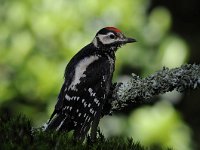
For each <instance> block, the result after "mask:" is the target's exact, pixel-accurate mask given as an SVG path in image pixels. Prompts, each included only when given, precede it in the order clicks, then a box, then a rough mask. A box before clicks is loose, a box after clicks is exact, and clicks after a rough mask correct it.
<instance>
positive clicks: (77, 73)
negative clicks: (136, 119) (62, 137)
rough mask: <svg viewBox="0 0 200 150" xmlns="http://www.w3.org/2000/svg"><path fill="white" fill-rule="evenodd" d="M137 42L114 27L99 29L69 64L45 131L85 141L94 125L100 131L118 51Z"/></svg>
mask: <svg viewBox="0 0 200 150" xmlns="http://www.w3.org/2000/svg"><path fill="white" fill-rule="evenodd" d="M135 41H136V40H135V39H133V38H127V37H125V36H124V35H123V34H122V32H121V31H120V30H119V29H117V28H115V27H105V28H103V29H101V30H99V31H98V32H97V34H96V36H95V37H94V39H93V41H92V42H91V43H90V44H88V45H87V46H85V47H84V48H82V49H81V50H80V51H79V52H78V53H77V54H76V55H75V56H74V57H73V58H72V59H71V60H70V62H69V63H68V65H67V67H66V69H65V75H64V76H65V81H64V84H63V86H62V88H61V91H60V94H59V96H58V101H57V104H56V105H55V109H54V112H53V114H52V115H51V117H50V119H49V121H48V123H47V126H46V129H45V130H52V129H55V130H57V131H66V132H69V131H71V130H74V138H75V140H80V141H83V140H84V139H85V136H86V134H87V133H88V131H89V129H90V127H91V126H94V127H96V128H97V126H98V123H99V120H100V118H101V114H102V113H103V112H102V111H103V107H104V105H105V103H106V100H107V97H108V94H109V91H110V88H111V85H112V76H113V72H114V70H115V52H116V50H117V49H118V48H119V47H121V46H122V45H124V44H126V43H132V42H135Z"/></svg>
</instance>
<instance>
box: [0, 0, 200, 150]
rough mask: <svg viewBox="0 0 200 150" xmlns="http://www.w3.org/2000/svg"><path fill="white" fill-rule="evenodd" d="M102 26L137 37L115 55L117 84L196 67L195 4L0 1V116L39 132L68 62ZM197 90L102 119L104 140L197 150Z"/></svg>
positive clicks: (198, 28) (198, 19) (199, 36)
mask: <svg viewBox="0 0 200 150" xmlns="http://www.w3.org/2000/svg"><path fill="white" fill-rule="evenodd" d="M105 26H116V27H118V28H119V29H121V30H122V31H123V32H124V33H125V35H127V36H130V37H134V38H136V39H137V41H138V42H137V43H134V44H129V45H127V46H125V47H123V48H121V49H120V50H119V51H118V52H117V61H116V71H115V75H114V79H113V81H114V82H117V81H122V82H125V81H126V80H128V79H129V78H130V75H131V73H135V74H137V75H140V76H142V77H145V76H148V75H150V74H152V73H154V72H155V71H156V70H159V69H161V68H162V67H163V66H166V67H169V68H173V67H179V66H180V65H181V64H185V63H199V62H200V58H199V56H200V50H199V43H200V1H198V0H190V1H187V0H182V1H178V0H176V1H174V0H168V1H165V0H124V1H119V0H110V1H108V0H101V1H97V0H84V1H83V0H56V1H54V0H20V1H18V0H9V1H8V0H0V113H1V115H2V114H4V113H7V114H9V115H10V116H14V115H16V114H19V113H23V114H25V115H26V116H27V117H29V118H30V119H31V120H32V122H33V125H34V126H35V127H39V126H41V125H42V124H43V123H44V122H45V121H47V119H48V118H49V116H50V114H51V113H52V111H53V108H54V105H55V103H56V100H57V95H58V93H59V90H60V88H61V85H62V83H63V74H64V69H65V66H66V64H67V62H68V61H69V60H70V58H71V57H72V56H73V55H74V54H75V53H77V52H78V50H79V49H81V48H82V47H83V46H85V45H86V44H88V43H89V42H91V41H92V39H93V37H94V35H95V34H96V32H97V31H98V30H99V29H101V28H102V27H105ZM199 97H200V90H195V91H187V92H185V93H183V94H180V93H177V92H171V93H166V94H164V95H160V96H158V97H156V98H155V99H152V100H149V102H150V101H153V102H152V103H148V104H145V105H143V106H141V105H137V106H135V107H130V108H127V109H126V110H124V111H123V112H122V113H121V114H114V115H113V116H111V117H110V116H108V117H105V118H103V119H102V121H101V123H100V126H101V129H102V132H103V133H104V135H105V136H106V137H109V136H117V135H122V136H129V137H133V139H134V140H135V141H140V142H141V143H142V144H145V145H151V144H160V145H162V146H172V147H174V148H175V149H180V150H190V149H198V148H199V143H200V117H199V115H200V101H199Z"/></svg>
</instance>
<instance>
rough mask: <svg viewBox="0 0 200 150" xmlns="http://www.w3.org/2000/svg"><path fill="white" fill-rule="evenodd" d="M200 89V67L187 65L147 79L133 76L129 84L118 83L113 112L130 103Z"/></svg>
mask: <svg viewBox="0 0 200 150" xmlns="http://www.w3.org/2000/svg"><path fill="white" fill-rule="evenodd" d="M198 87H200V65H191V64H186V65H183V66H181V67H179V68H174V69H169V68H166V67H163V69H162V70H160V71H158V72H156V73H155V74H153V75H150V76H148V77H146V78H143V79H142V78H140V77H139V76H136V75H133V76H132V78H131V79H130V81H128V82H127V83H118V84H117V86H116V87H115V89H114V91H113V95H112V97H113V99H114V100H113V101H112V102H111V107H112V108H111V110H112V111H114V112H116V111H120V109H121V108H123V107H126V106H127V105H128V104H130V103H136V102H141V101H143V100H146V99H149V98H152V97H153V96H155V95H158V94H163V93H166V92H170V91H173V90H176V91H178V92H183V91H185V90H187V89H196V88H198Z"/></svg>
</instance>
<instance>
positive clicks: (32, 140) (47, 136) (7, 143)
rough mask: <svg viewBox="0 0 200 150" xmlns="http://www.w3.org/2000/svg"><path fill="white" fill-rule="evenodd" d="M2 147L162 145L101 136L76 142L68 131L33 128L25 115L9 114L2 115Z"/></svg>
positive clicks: (106, 149)
mask: <svg viewBox="0 0 200 150" xmlns="http://www.w3.org/2000/svg"><path fill="white" fill-rule="evenodd" d="M0 122H1V126H0V133H1V135H0V143H1V144H0V149H6V150H7V149H29V150H31V149H41V150H50V149H66V150H68V149H70V150H71V149H72V150H80V149H83V150H86V149H91V150H110V149H114V150H146V149H148V150H150V149H152V150H155V149H161V148H160V147H157V146H153V147H151V148H145V147H144V146H141V145H140V144H139V143H135V142H134V141H133V140H132V139H130V138H122V137H113V138H109V139H105V138H104V137H101V138H99V139H97V142H96V143H93V144H89V143H87V142H86V143H85V144H81V143H75V142H74V141H73V140H72V139H71V137H70V136H68V135H67V134H66V133H59V132H43V131H41V130H33V129H32V127H31V122H30V121H29V120H28V119H27V118H26V117H25V116H23V115H19V116H17V117H13V118H10V117H9V116H8V115H4V116H0Z"/></svg>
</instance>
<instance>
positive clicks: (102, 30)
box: [96, 28, 117, 36]
mask: <svg viewBox="0 0 200 150" xmlns="http://www.w3.org/2000/svg"><path fill="white" fill-rule="evenodd" d="M109 32H112V33H113V34H115V35H116V36H117V33H116V32H114V31H112V30H108V29H107V28H103V29H101V30H99V31H98V32H97V34H96V36H97V35H98V34H103V35H106V34H107V33H109Z"/></svg>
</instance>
